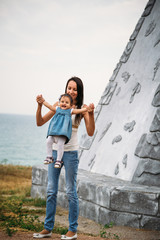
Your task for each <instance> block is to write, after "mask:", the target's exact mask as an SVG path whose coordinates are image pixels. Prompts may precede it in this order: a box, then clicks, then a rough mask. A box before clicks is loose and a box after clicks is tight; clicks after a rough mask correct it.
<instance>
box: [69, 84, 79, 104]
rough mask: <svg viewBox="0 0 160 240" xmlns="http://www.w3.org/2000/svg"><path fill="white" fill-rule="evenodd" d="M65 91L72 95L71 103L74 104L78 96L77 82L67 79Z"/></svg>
mask: <svg viewBox="0 0 160 240" xmlns="http://www.w3.org/2000/svg"><path fill="white" fill-rule="evenodd" d="M67 93H68V94H69V95H70V96H71V97H72V99H73V103H74V104H76V98H77V96H78V92H77V83H76V82H75V81H72V80H71V81H69V83H68V86H67Z"/></svg>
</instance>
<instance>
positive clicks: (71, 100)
mask: <svg viewBox="0 0 160 240" xmlns="http://www.w3.org/2000/svg"><path fill="white" fill-rule="evenodd" d="M62 97H68V98H69V100H70V104H71V105H72V103H73V99H72V97H71V96H70V95H69V94H68V93H64V94H62V95H61V96H60V98H59V101H60V100H61V98H62Z"/></svg>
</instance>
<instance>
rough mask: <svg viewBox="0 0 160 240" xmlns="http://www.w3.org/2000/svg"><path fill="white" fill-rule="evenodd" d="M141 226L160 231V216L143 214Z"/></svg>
mask: <svg viewBox="0 0 160 240" xmlns="http://www.w3.org/2000/svg"><path fill="white" fill-rule="evenodd" d="M140 224H141V228H144V229H150V230H152V229H154V230H158V231H160V217H156V218H155V217H150V216H142V219H141V222H140Z"/></svg>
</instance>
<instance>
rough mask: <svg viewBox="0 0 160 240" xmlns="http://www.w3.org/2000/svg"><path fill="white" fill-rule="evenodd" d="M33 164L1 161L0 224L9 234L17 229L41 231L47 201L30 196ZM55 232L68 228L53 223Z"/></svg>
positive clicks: (60, 232)
mask: <svg viewBox="0 0 160 240" xmlns="http://www.w3.org/2000/svg"><path fill="white" fill-rule="evenodd" d="M31 177H32V168H31V167H24V166H13V165H2V164H0V181H1V189H0V228H1V229H5V231H6V233H7V234H8V235H9V236H12V235H13V234H14V233H15V232H16V231H17V229H27V230H29V231H35V232H40V231H41V230H43V229H44V222H42V221H40V220H39V215H45V206H46V201H45V200H43V199H38V198H37V199H33V198H31V197H30V191H31ZM53 232H54V233H59V234H65V233H66V232H67V228H63V227H60V226H57V227H56V226H55V227H54V230H53Z"/></svg>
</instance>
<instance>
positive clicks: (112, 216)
mask: <svg viewBox="0 0 160 240" xmlns="http://www.w3.org/2000/svg"><path fill="white" fill-rule="evenodd" d="M140 217H141V215H136V214H132V213H123V212H118V211H110V210H108V209H105V208H103V207H101V208H100V210H99V219H98V222H99V223H101V224H103V225H105V224H109V223H111V222H112V223H113V224H114V225H118V226H129V227H134V228H139V219H140Z"/></svg>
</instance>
